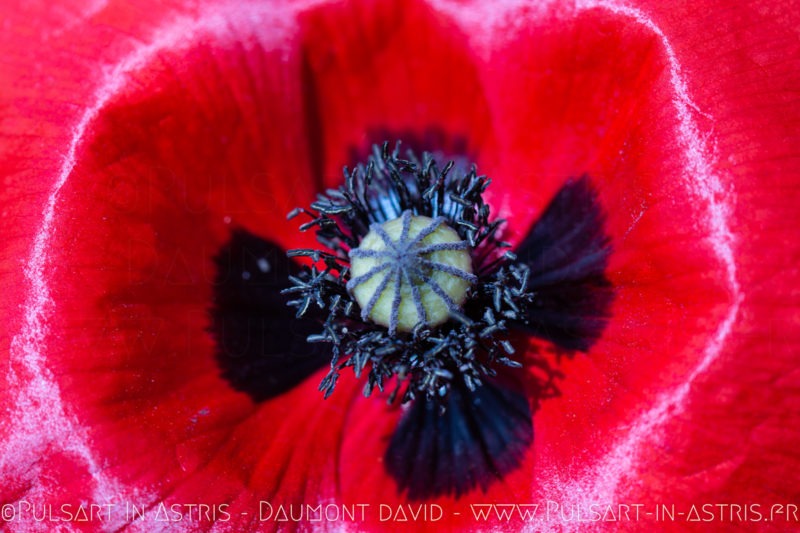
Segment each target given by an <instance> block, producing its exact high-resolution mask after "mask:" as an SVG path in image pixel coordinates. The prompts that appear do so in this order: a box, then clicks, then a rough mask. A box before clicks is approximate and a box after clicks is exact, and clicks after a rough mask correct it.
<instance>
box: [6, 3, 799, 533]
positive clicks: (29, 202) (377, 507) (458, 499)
mask: <svg viewBox="0 0 800 533" xmlns="http://www.w3.org/2000/svg"><path fill="white" fill-rule="evenodd" d="M794 7H796V6H794V5H793V3H792V2H778V3H773V4H770V5H769V6H763V5H761V4H758V3H755V2H753V3H751V4H746V3H745V4H741V3H740V4H738V5H737V6H736V7H730V6H725V5H722V4H721V3H716V2H703V3H702V5H695V4H692V5H678V6H666V5H664V6H661V5H650V4H649V3H642V5H637V6H634V5H629V4H624V5H623V4H620V3H615V2H598V3H593V2H586V3H578V4H568V5H566V4H562V3H558V2H553V3H550V4H546V5H527V4H524V3H522V4H519V5H503V6H497V5H489V3H481V2H475V3H456V2H448V1H439V2H421V1H414V2H399V1H389V2H382V3H373V2H360V1H359V2H352V3H325V2H320V3H315V2H280V3H253V4H242V3H238V2H219V3H217V2H199V3H195V2H184V1H177V2H171V3H165V4H161V3H153V4H152V5H151V4H150V3H147V2H145V3H136V4H135V5H134V4H129V3H124V2H94V3H84V2H74V3H62V4H60V5H59V6H58V7H56V8H54V7H53V6H51V5H45V4H40V3H34V4H30V5H25V6H10V5H9V6H4V7H2V10H3V12H2V19H3V21H4V28H5V31H4V33H3V34H2V36H0V43H2V44H0V46H1V47H2V51H3V58H4V59H3V68H2V70H1V71H0V72H2V78H0V86H1V87H2V97H1V98H2V100H0V101H2V106H3V121H2V128H3V129H2V133H3V136H2V140H1V141H0V143H1V145H2V151H0V153H2V157H3V160H2V168H3V169H4V173H3V174H4V192H3V193H2V194H0V198H2V210H1V211H0V215H1V216H2V220H3V221H4V224H3V232H4V245H5V249H4V253H3V255H2V258H0V279H1V280H2V282H3V287H4V293H3V295H2V297H0V308H2V310H3V313H4V316H5V317H6V320H5V325H6V327H4V328H3V330H2V336H0V342H2V348H3V351H2V353H8V354H9V356H8V360H7V361H6V362H5V364H4V365H3V369H4V370H3V372H1V373H0V383H2V390H3V406H4V408H5V409H4V410H3V412H2V415H1V416H2V420H3V424H2V425H0V441H2V450H3V453H2V461H0V465H2V466H0V475H1V476H2V479H3V484H2V489H1V490H0V503H2V507H0V511H1V512H2V517H3V520H5V521H7V522H9V524H10V526H11V528H12V529H16V530H27V529H36V528H40V529H47V528H48V527H52V526H53V525H54V523H55V522H59V524H56V525H63V524H62V523H61V522H64V521H68V522H70V525H71V526H74V527H77V528H79V529H85V530H90V531H93V530H99V529H118V528H122V527H124V526H125V525H128V524H129V523H130V522H134V526H136V527H140V528H143V529H148V530H149V529H151V528H154V527H157V526H159V525H163V526H165V527H172V528H175V527H177V526H181V527H183V528H185V529H208V528H211V527H212V526H217V527H220V528H222V527H233V529H236V530H243V529H248V528H252V529H258V528H263V529H267V530H271V529H275V528H278V527H280V526H285V525H287V524H288V525H295V526H297V527H306V526H310V527H320V528H329V529H333V528H339V527H342V526H348V525H350V526H353V527H357V528H362V527H369V528H376V529H379V528H388V527H389V526H390V525H391V524H392V521H393V520H395V519H400V518H403V517H404V516H405V517H406V518H407V519H408V520H409V521H410V523H411V524H412V525H414V526H416V527H418V528H420V529H425V528H440V527H442V525H443V524H445V525H447V526H452V527H455V528H464V527H470V526H480V527H489V526H500V527H501V528H502V527H507V528H517V527H519V526H520V525H521V524H522V521H523V519H524V516H523V511H525V512H528V513H530V512H534V513H536V514H535V516H533V518H532V520H530V521H529V522H528V526H530V527H532V528H547V527H554V528H558V527H565V528H568V529H569V528H576V529H577V528H578V527H581V526H585V525H586V522H585V521H589V522H594V521H596V520H598V516H597V515H596V514H595V513H597V512H598V511H600V512H601V513H603V514H602V515H600V516H599V519H600V520H601V521H602V523H604V524H605V523H606V522H605V520H607V519H611V518H617V519H620V520H622V521H623V526H624V527H637V523H638V522H635V521H633V520H632V519H631V518H629V519H630V520H631V521H626V518H625V517H632V516H635V514H634V513H636V512H640V513H641V515H640V516H639V521H640V522H647V521H650V522H651V523H654V524H655V525H656V526H665V527H670V526H677V527H681V526H685V525H686V524H685V522H686V520H687V519H689V518H691V516H687V515H678V517H677V518H675V520H674V521H671V520H669V521H665V515H664V513H665V512H667V513H668V512H669V510H671V509H674V510H675V511H676V512H686V513H688V512H689V511H690V509H691V506H692V505H697V506H698V507H699V506H702V505H704V504H709V505H711V507H710V508H703V507H701V508H700V510H699V511H698V515H697V518H698V519H700V520H703V519H706V521H711V522H714V524H715V525H716V524H721V523H729V522H741V523H744V522H747V523H751V522H759V525H764V524H765V521H766V520H768V519H769V520H771V522H770V523H771V524H772V523H774V522H775V520H782V521H784V522H786V521H788V522H789V523H792V524H794V523H796V521H797V507H796V506H797V502H798V499H800V493H798V489H797V486H798V485H797V476H796V475H795V474H794V473H795V472H797V471H798V470H797V467H798V466H800V465H798V464H797V463H798V459H797V455H796V453H794V447H795V446H796V445H797V443H798V442H800V435H798V434H797V430H796V429H795V427H794V426H795V423H796V421H797V405H798V403H797V402H798V395H797V391H798V379H797V376H796V374H797V373H796V371H795V368H794V366H795V365H794V364H793V355H794V349H795V347H796V346H798V340H800V339H798V331H800V329H798V328H797V327H796V326H797V322H798V319H800V313H798V310H797V303H798V302H797V294H796V290H795V289H794V287H795V286H797V281H798V280H797V279H796V278H797V277H798V271H797V268H796V264H797V260H798V247H797V245H796V242H795V241H796V230H795V227H796V224H795V222H796V220H797V212H796V210H795V209H794V208H793V206H794V205H795V201H796V197H797V179H796V176H797V175H798V172H797V171H798V170H800V168H798V167H800V164H799V163H798V161H800V160H798V158H797V149H796V146H797V140H798V139H797V134H796V129H797V123H798V106H797V102H796V92H797V91H796V88H797V87H798V82H800V65H799V64H798V60H797V57H798V44H797V35H796V30H795V28H796V27H797V26H798V24H797V22H798V21H797V16H796V14H795V12H796V10H795V9H793V8H794ZM394 139H404V140H406V141H407V143H408V144H410V145H411V146H412V147H413V148H415V149H416V150H418V153H421V151H422V150H430V151H432V152H436V153H439V154H443V157H446V158H455V159H456V160H457V161H466V160H469V161H472V162H474V163H475V164H477V167H478V169H479V170H480V172H481V173H485V174H487V175H489V176H490V177H491V178H492V179H493V182H492V184H491V187H489V188H488V189H487V191H486V194H485V197H484V198H485V201H486V204H487V205H489V206H490V207H491V210H492V213H499V214H500V216H502V217H503V218H506V219H507V220H508V222H507V224H506V226H505V230H504V233H503V234H502V238H503V239H505V240H507V241H509V242H510V243H511V245H512V246H513V247H514V248H515V249H516V250H517V252H518V256H519V257H520V261H522V262H523V264H525V266H526V268H529V270H530V273H531V278H530V280H532V281H530V282H529V283H530V284H531V285H530V287H531V288H532V291H533V293H534V295H535V299H534V301H533V304H532V307H531V308H530V309H529V310H528V311H527V313H528V315H527V318H528V319H529V321H528V327H527V328H526V330H527V331H526V334H524V335H523V334H518V333H517V334H514V336H513V337H512V339H511V340H512V341H513V342H512V344H513V348H514V353H515V355H514V357H515V358H516V360H518V361H521V362H522V364H523V368H522V369H513V368H511V369H507V370H503V371H502V372H501V374H502V376H501V377H503V380H501V381H488V380H487V383H486V384H485V385H484V387H482V388H479V389H478V390H479V392H473V391H471V390H470V389H469V388H467V387H466V386H464V387H460V388H459V387H454V388H453V389H452V390H451V391H450V395H449V396H448V398H449V400H448V401H449V402H450V404H449V407H450V409H448V410H447V413H448V414H445V415H441V416H439V415H437V413H436V412H435V411H434V410H433V409H431V408H429V406H430V405H433V404H430V403H425V400H423V399H419V398H418V399H416V400H413V401H412V402H411V404H410V407H400V406H399V405H398V404H397V403H394V404H392V405H387V402H386V401H385V400H386V396H387V395H388V392H389V390H388V389H387V393H386V394H383V395H381V394H380V393H375V394H373V395H372V396H370V397H363V395H362V389H363V387H364V378H360V379H359V378H356V377H354V376H353V374H352V372H342V373H341V377H340V379H339V380H338V382H337V384H336V388H335V391H334V392H333V393H332V394H331V395H330V396H329V397H328V398H327V399H324V400H323V398H322V394H321V393H320V392H319V391H318V390H317V388H318V385H319V383H320V381H321V380H322V379H323V377H324V376H325V375H326V373H327V372H328V368H324V367H325V366H329V364H328V362H329V361H330V358H329V352H328V351H326V350H325V349H324V346H323V345H309V344H306V343H305V341H304V340H303V339H305V337H307V336H308V335H309V334H314V333H315V332H316V331H317V329H315V328H318V325H317V324H316V323H314V322H313V321H311V320H310V319H303V320H299V319H294V318H290V317H291V316H292V315H293V311H292V310H290V309H288V308H284V304H285V298H283V297H281V296H280V293H279V292H280V289H283V288H286V287H287V286H288V275H289V274H291V273H293V272H294V273H296V272H297V270H296V269H297V268H299V267H298V264H299V263H295V262H294V260H292V261H290V260H288V259H284V257H285V256H284V252H285V251H286V250H288V249H292V248H319V247H320V244H319V243H318V242H316V240H315V239H314V235H313V232H305V233H303V232H298V231H297V223H296V222H295V221H287V220H286V214H287V212H289V211H290V210H291V209H292V208H295V207H297V206H306V205H309V204H310V203H311V202H313V201H314V200H315V195H317V194H319V193H321V192H323V191H324V190H325V189H326V188H335V187H339V186H341V185H342V184H343V182H344V180H343V179H342V178H341V168H342V166H343V165H353V164H354V163H355V162H357V161H360V160H364V158H363V156H364V155H365V154H367V153H368V151H369V149H370V146H372V145H373V144H374V143H380V142H382V141H384V140H394ZM442 162H443V161H442ZM464 168H466V167H464ZM462 170H463V169H462ZM398 215H399V213H398ZM254 354H255V355H254ZM234 356H238V357H234ZM549 377H554V378H555V383H554V384H553V383H549V382H547V381H546V380H545V383H547V384H548V385H553V386H554V387H555V388H556V389H557V391H558V395H555V397H550V396H554V395H553V394H552V393H553V391H554V389H553V388H549V387H548V388H537V386H541V384H542V383H543V382H542V380H543V379H545V378H549ZM476 399H478V400H480V401H479V402H476ZM476 405H478V407H476ZM483 504H519V505H517V506H516V507H503V506H500V507H498V506H495V507H484V506H483ZM528 504H540V508H538V510H533V509H534V508H533V507H531V506H529V505H528ZM638 504H641V507H636V505H638ZM717 504H720V505H717ZM92 505H94V506H95V507H92ZM608 505H610V506H611V507H607V506H608ZM620 505H623V506H624V505H627V506H628V508H627V511H628V514H627V515H624V516H623V515H622V512H621V511H622V509H621V508H620ZM662 505H663V506H666V511H665V510H664V509H665V508H664V507H661V506H662ZM734 505H738V506H740V508H738V509H737V508H735V507H733V506H734ZM754 505H757V506H758V507H754ZM420 506H422V507H420ZM593 506H594V507H593ZM775 506H780V508H778V507H775ZM792 506H794V507H792ZM134 507H135V508H134ZM505 509H511V511H510V512H511V516H510V517H506V518H503V517H502V516H501V514H502V512H503V511H504V510H505ZM607 509H611V512H612V515H608V514H606V511H607ZM709 510H710V512H711V513H712V514H711V515H708V514H705V513H707V512H709ZM418 511H419V512H422V515H421V516H419V517H417V518H416V519H415V518H414V517H413V516H412V514H411V513H416V512H418ZM440 511H441V515H440V514H439V513H440ZM484 511H485V512H486V513H488V514H487V515H482V514H481V513H482V512H484ZM281 512H285V513H286V516H285V517H286V518H287V519H288V522H284V521H281V519H282V518H283V516H282V515H280V514H279V513H281ZM648 512H649V513H658V512H660V513H661V515H660V518H661V520H659V523H655V521H656V520H658V517H657V516H654V515H652V514H651V515H647V514H645V513H648ZM81 513H84V514H81ZM292 513H294V514H293V515H292ZM303 513H305V515H304V516H300V515H303ZM314 513H322V516H320V515H319V514H314ZM289 515H291V516H289ZM334 515H335V516H334ZM84 517H85V518H86V520H83V518H84ZM295 517H300V518H302V523H299V525H298V522H296V521H295ZM528 517H529V518H530V517H531V516H530V515H528ZM316 518H319V520H318V521H317V520H316ZM581 520H585V521H583V522H582V521H581ZM781 523H783V522H781Z"/></svg>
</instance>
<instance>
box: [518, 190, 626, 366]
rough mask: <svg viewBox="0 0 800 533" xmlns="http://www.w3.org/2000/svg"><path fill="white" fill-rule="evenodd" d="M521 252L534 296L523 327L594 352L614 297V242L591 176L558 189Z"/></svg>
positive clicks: (563, 345) (571, 347) (560, 343)
mask: <svg viewBox="0 0 800 533" xmlns="http://www.w3.org/2000/svg"><path fill="white" fill-rule="evenodd" d="M516 253H517V256H518V258H519V260H520V262H523V263H525V264H526V265H528V267H529V268H530V278H529V279H528V288H529V289H530V290H531V291H533V293H534V301H533V303H531V304H530V305H529V307H528V319H529V323H528V324H527V325H525V326H523V328H524V329H527V330H528V331H530V332H531V333H533V334H534V335H537V336H540V337H542V338H545V339H548V340H550V341H552V342H553V343H555V344H556V345H558V346H559V347H561V348H564V349H566V350H582V351H588V350H589V348H590V347H591V346H592V345H593V344H594V343H595V342H596V341H597V339H598V338H599V337H600V335H601V334H602V332H603V329H605V326H606V324H607V322H608V318H609V316H610V307H611V302H612V300H613V298H614V294H613V289H612V287H611V283H610V282H609V280H608V278H606V275H605V271H606V267H607V266H608V258H609V255H610V254H611V240H610V238H609V236H608V235H607V234H606V230H605V213H604V212H603V210H602V207H601V206H600V203H599V201H598V199H597V193H596V191H595V190H594V188H593V187H592V184H591V183H590V181H589V177H588V176H586V175H584V176H582V177H580V178H577V179H570V180H569V181H568V182H567V183H566V184H565V185H564V186H563V187H562V188H561V190H560V191H558V193H557V194H556V196H555V197H554V198H553V200H552V201H551V202H550V205H548V206H547V209H545V212H544V213H543V214H542V216H541V218H540V219H539V220H538V221H537V222H536V224H534V226H533V228H531V231H530V233H529V234H528V236H527V237H526V238H525V240H524V241H523V242H522V244H521V245H520V246H519V249H518V250H517V252H516Z"/></svg>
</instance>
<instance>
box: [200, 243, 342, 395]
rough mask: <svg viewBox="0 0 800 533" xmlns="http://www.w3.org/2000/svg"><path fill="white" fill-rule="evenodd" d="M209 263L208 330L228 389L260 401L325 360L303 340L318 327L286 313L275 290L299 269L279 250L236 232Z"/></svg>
mask: <svg viewBox="0 0 800 533" xmlns="http://www.w3.org/2000/svg"><path fill="white" fill-rule="evenodd" d="M214 260H215V263H216V265H217V274H216V279H215V283H214V305H213V308H212V309H211V319H212V325H211V332H212V334H213V336H214V338H215V340H216V343H217V353H216V359H217V362H218V364H219V366H220V369H221V372H222V376H223V377H224V378H225V379H227V380H228V381H229V382H230V384H231V386H232V387H233V388H235V389H236V390H239V391H242V392H245V393H247V394H249V395H250V397H251V398H252V399H253V400H254V401H263V400H266V399H268V398H271V397H274V396H277V395H279V394H281V393H283V392H286V391H287V390H289V389H291V388H292V387H294V386H295V385H297V384H298V383H300V382H301V381H302V380H304V379H305V378H306V377H308V376H309V375H311V374H312V373H314V372H315V371H316V370H318V369H319V368H322V367H323V366H325V365H326V364H328V363H329V362H330V354H329V353H327V352H326V350H324V349H323V346H321V345H319V344H310V343H308V342H306V337H308V336H309V335H310V334H312V333H314V332H316V331H317V330H318V329H319V325H318V323H317V322H316V321H314V320H311V319H305V318H301V319H298V318H295V316H294V313H291V312H287V308H286V302H287V300H288V297H286V296H285V295H282V294H281V293H280V291H281V290H282V289H285V288H287V287H289V285H290V282H289V275H293V274H296V273H297V271H299V268H298V267H297V266H296V265H295V264H294V262H293V261H292V260H290V259H288V258H287V257H286V252H285V251H284V250H283V249H281V248H280V247H279V246H277V245H275V244H272V243H270V242H268V241H265V240H263V239H261V238H259V237H257V236H255V235H253V234H252V233H249V232H247V231H245V230H236V231H234V232H233V234H232V235H231V239H230V241H229V242H228V243H227V244H226V245H225V246H223V247H222V249H220V251H219V253H218V254H217V256H216V257H215V258H214Z"/></svg>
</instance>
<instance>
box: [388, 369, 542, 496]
mask: <svg viewBox="0 0 800 533" xmlns="http://www.w3.org/2000/svg"><path fill="white" fill-rule="evenodd" d="M443 409H444V410H443ZM531 420H532V418H531V408H530V405H529V403H528V399H527V398H526V397H525V396H524V395H523V394H521V393H519V392H516V391H515V390H514V387H512V386H509V385H508V384H506V383H496V382H495V381H493V380H491V381H490V380H488V379H487V380H484V382H483V384H482V385H480V386H478V387H477V388H476V389H475V390H474V391H471V390H470V389H469V388H468V387H467V385H466V384H465V383H464V381H463V380H462V379H458V378H456V379H454V380H453V381H452V386H451V387H450V392H449V394H448V395H447V397H445V398H444V399H441V398H434V399H426V398H424V397H423V398H419V399H417V400H416V401H414V402H413V403H412V404H411V406H410V408H409V410H408V411H407V412H406V413H405V415H404V416H403V418H402V419H401V421H400V423H399V424H398V426H397V429H396V430H395V433H394V434H393V435H392V439H391V442H390V443H389V448H388V450H387V451H386V455H385V458H384V463H385V464H386V469H387V471H388V472H389V474H390V475H391V476H392V477H393V478H395V480H396V481H397V484H398V487H399V489H400V491H408V498H409V499H410V500H425V499H430V498H434V497H437V496H442V495H454V496H455V497H459V496H461V495H462V494H464V493H466V492H467V491H469V490H471V489H473V488H475V487H478V486H480V487H481V489H483V490H486V488H487V487H488V486H489V484H490V483H492V482H493V481H496V480H498V479H501V478H502V477H503V476H504V475H506V474H508V473H509V472H510V471H512V470H514V469H515V468H517V467H518V466H519V465H520V464H521V462H522V458H523V456H524V454H525V451H526V450H527V449H528V447H529V446H530V445H531V443H532V442H533V424H532V421H531Z"/></svg>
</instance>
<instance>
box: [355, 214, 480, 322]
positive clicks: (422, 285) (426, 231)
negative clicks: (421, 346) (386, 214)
mask: <svg viewBox="0 0 800 533" xmlns="http://www.w3.org/2000/svg"><path fill="white" fill-rule="evenodd" d="M468 248H469V245H468V243H467V242H466V241H464V240H462V239H461V237H460V236H459V235H458V233H456V232H455V231H454V230H453V229H452V228H450V227H449V226H448V225H447V224H445V219H444V217H437V218H435V219H432V218H428V217H425V216H414V215H412V214H411V211H405V212H403V214H402V216H400V217H398V218H395V219H393V220H390V221H388V222H386V223H384V224H381V225H379V224H373V225H372V226H371V228H370V232H369V233H368V234H367V235H366V237H364V238H363V239H362V240H361V245H360V246H359V247H358V248H355V249H353V250H351V251H350V254H349V255H350V261H351V265H350V275H351V278H350V281H349V282H348V283H347V289H348V290H349V291H350V292H351V293H352V294H353V296H354V297H355V299H356V301H357V302H358V305H359V306H360V307H361V318H362V320H367V319H368V318H369V319H371V320H372V321H373V322H375V323H376V324H380V325H382V326H385V327H387V328H389V334H390V335H394V334H396V332H397V331H403V332H410V331H413V330H414V328H416V327H418V326H419V325H424V326H429V327H435V326H438V325H440V324H443V323H444V322H446V321H447V319H448V318H449V317H450V314H451V313H457V312H459V311H460V310H461V306H462V305H463V303H464V300H465V299H466V297H467V291H468V290H469V288H470V286H471V285H472V284H474V283H476V282H477V280H478V278H477V277H476V276H475V275H474V274H473V273H472V259H471V258H470V255H469V251H468Z"/></svg>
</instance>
